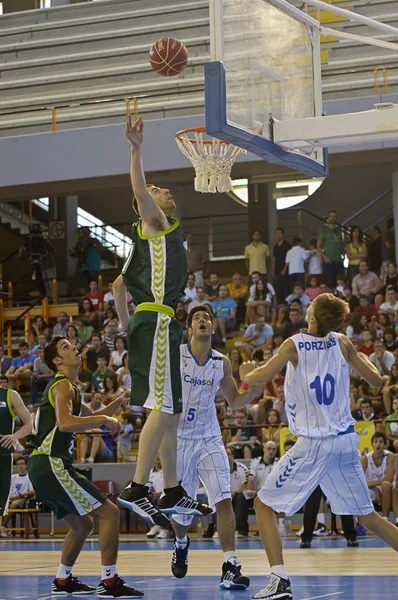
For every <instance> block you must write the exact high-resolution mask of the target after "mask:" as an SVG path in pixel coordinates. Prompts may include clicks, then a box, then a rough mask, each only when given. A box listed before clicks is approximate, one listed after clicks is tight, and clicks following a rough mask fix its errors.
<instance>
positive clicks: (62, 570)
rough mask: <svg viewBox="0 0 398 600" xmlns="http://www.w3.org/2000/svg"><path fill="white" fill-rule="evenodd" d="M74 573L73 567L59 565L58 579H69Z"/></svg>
mask: <svg viewBox="0 0 398 600" xmlns="http://www.w3.org/2000/svg"><path fill="white" fill-rule="evenodd" d="M71 573H72V567H65V565H63V564H62V563H59V567H58V572H57V579H68V577H69V575H70V574H71Z"/></svg>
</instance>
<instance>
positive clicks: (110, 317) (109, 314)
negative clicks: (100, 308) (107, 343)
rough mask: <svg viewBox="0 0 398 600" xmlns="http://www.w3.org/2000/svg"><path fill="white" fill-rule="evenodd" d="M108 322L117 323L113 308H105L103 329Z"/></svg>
mask: <svg viewBox="0 0 398 600" xmlns="http://www.w3.org/2000/svg"><path fill="white" fill-rule="evenodd" d="M109 321H116V322H118V316H117V312H116V310H115V309H114V308H107V309H106V311H105V317H104V322H103V324H102V326H103V327H106V326H107V325H108V323H109Z"/></svg>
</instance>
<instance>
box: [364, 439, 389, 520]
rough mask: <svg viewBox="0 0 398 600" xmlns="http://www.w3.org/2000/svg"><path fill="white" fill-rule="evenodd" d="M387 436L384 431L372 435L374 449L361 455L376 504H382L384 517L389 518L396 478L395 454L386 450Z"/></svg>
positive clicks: (371, 494)
mask: <svg viewBox="0 0 398 600" xmlns="http://www.w3.org/2000/svg"><path fill="white" fill-rule="evenodd" d="M386 446H387V438H386V436H385V435H384V433H381V432H379V433H375V434H374V435H373V436H372V448H373V451H372V452H369V453H368V454H365V456H362V457H361V464H362V468H363V470H364V473H365V477H366V481H367V483H368V488H369V492H370V497H371V499H372V501H373V502H374V503H375V504H381V509H382V515H383V519H386V521H388V520H389V517H390V512H391V494H392V487H393V481H394V479H395V464H394V455H393V454H392V453H391V452H388V451H387V450H386Z"/></svg>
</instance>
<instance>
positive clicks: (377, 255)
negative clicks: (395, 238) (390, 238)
mask: <svg viewBox="0 0 398 600" xmlns="http://www.w3.org/2000/svg"><path fill="white" fill-rule="evenodd" d="M370 236H371V238H372V241H371V242H370V244H369V248H368V263H369V269H370V270H371V271H373V273H376V275H380V270H381V265H382V263H383V249H382V237H381V231H380V227H377V225H376V226H375V227H372V229H371V230H370ZM386 260H387V255H386Z"/></svg>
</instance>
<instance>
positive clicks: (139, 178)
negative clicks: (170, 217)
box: [126, 116, 168, 230]
mask: <svg viewBox="0 0 398 600" xmlns="http://www.w3.org/2000/svg"><path fill="white" fill-rule="evenodd" d="M126 137H127V139H128V141H129V142H130V146H131V167H130V177H131V185H132V186H133V193H134V199H135V200H136V202H137V208H138V213H139V215H140V217H141V218H142V221H143V222H144V223H148V224H150V223H159V230H161V229H167V227H168V223H167V219H166V217H165V216H164V214H163V212H162V211H161V210H160V208H159V207H158V206H157V204H156V202H155V200H154V199H153V198H152V196H151V194H150V193H149V192H148V189H147V185H146V181H145V175H144V167H143V165H142V156H141V145H142V142H143V140H144V121H143V120H142V119H141V118H140V119H138V121H136V122H135V123H134V124H133V123H132V122H131V116H129V117H128V119H127V123H126ZM133 208H135V207H134V203H133Z"/></svg>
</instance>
